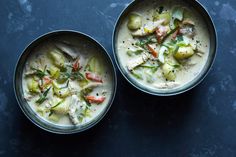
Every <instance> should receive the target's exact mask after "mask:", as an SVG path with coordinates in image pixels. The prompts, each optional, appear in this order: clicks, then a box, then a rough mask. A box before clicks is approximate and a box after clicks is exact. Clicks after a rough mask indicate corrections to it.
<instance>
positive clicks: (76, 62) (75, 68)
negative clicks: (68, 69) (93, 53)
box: [72, 59, 79, 71]
mask: <svg viewBox="0 0 236 157" xmlns="http://www.w3.org/2000/svg"><path fill="white" fill-rule="evenodd" d="M78 69H79V59H76V61H75V62H74V64H73V69H72V70H73V71H78Z"/></svg>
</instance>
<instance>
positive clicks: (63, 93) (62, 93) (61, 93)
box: [53, 81, 70, 98]
mask: <svg viewBox="0 0 236 157" xmlns="http://www.w3.org/2000/svg"><path fill="white" fill-rule="evenodd" d="M53 92H54V94H55V95H57V96H58V97H60V98H65V97H67V96H69V95H70V90H69V88H59V86H58V85H57V84H56V83H55V82H54V81H53Z"/></svg>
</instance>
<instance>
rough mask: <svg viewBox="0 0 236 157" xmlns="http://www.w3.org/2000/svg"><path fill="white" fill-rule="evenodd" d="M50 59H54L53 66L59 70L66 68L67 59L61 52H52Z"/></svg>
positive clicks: (55, 50) (54, 50)
mask: <svg viewBox="0 0 236 157" xmlns="http://www.w3.org/2000/svg"><path fill="white" fill-rule="evenodd" d="M49 57H50V58H51V59H52V61H53V64H54V65H55V66H57V67H58V68H64V67H65V57H64V55H63V54H62V53H61V52H60V51H59V50H57V49H53V50H52V51H50V52H49Z"/></svg>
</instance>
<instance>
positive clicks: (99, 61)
mask: <svg viewBox="0 0 236 157" xmlns="http://www.w3.org/2000/svg"><path fill="white" fill-rule="evenodd" d="M104 57H105V56H104V54H103V53H102V52H100V50H99V49H97V48H96V47H93V46H91V45H90V44H89V43H85V42H83V41H79V40H77V39H73V40H70V38H68V39H67V38H66V37H64V38H61V39H58V40H51V41H48V42H45V43H41V44H40V45H39V46H38V47H37V48H35V50H34V51H33V52H32V53H31V56H30V57H29V58H28V60H27V61H26V65H25V69H24V72H23V76H22V78H23V82H22V85H23V91H24V97H25V99H26V100H27V102H28V105H30V107H31V108H32V109H33V110H34V111H35V112H36V113H37V114H38V115H40V116H41V117H42V118H43V119H45V120H47V121H49V122H52V123H55V124H58V125H83V124H86V123H89V122H91V121H92V120H93V119H95V118H97V117H98V116H99V115H101V114H102V113H103V112H104V110H105V108H106V107H107V105H108V102H109V101H110V99H111V93H112V85H113V82H112V76H110V75H111V69H109V68H110V66H108V65H109V63H108V61H107V60H106V59H103V58H104Z"/></svg>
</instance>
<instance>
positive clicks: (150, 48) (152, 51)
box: [147, 44, 158, 58]
mask: <svg viewBox="0 0 236 157" xmlns="http://www.w3.org/2000/svg"><path fill="white" fill-rule="evenodd" d="M147 48H148V50H149V51H150V52H151V54H152V55H153V56H154V57H155V58H156V57H157V56H158V52H157V51H156V50H154V48H152V47H151V46H150V45H149V44H147Z"/></svg>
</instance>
